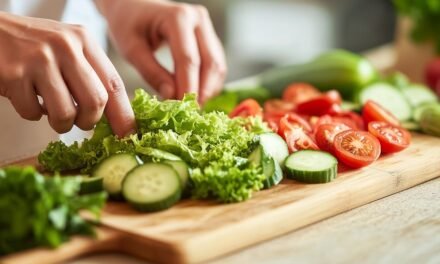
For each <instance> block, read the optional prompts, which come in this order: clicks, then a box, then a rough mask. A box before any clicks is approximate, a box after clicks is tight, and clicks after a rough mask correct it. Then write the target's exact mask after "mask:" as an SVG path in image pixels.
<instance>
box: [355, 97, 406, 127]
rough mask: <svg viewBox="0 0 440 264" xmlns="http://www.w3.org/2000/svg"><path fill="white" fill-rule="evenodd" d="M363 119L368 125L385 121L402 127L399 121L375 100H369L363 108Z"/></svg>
mask: <svg viewBox="0 0 440 264" xmlns="http://www.w3.org/2000/svg"><path fill="white" fill-rule="evenodd" d="M362 117H363V119H364V122H365V124H366V125H368V124H369V123H370V122H373V121H383V122H387V123H389V124H391V125H394V126H399V125H400V122H399V119H397V118H396V117H395V116H394V115H393V114H392V113H391V112H390V111H388V110H387V109H385V108H384V107H382V106H381V105H380V104H378V103H376V102H374V101H373V100H368V101H367V102H366V103H365V104H364V107H363V108H362Z"/></svg>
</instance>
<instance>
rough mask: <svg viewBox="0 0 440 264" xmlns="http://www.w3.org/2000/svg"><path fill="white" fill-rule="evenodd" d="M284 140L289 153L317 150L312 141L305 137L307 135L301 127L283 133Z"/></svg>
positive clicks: (307, 136)
mask: <svg viewBox="0 0 440 264" xmlns="http://www.w3.org/2000/svg"><path fill="white" fill-rule="evenodd" d="M284 139H285V140H286V143H287V146H288V147H289V150H290V152H295V151H298V150H304V149H314V150H318V149H319V148H318V146H317V145H316V143H315V142H314V141H313V139H312V138H311V137H310V136H309V135H307V133H306V132H305V131H304V128H302V127H301V126H295V127H292V128H291V129H290V130H287V131H285V132H284Z"/></svg>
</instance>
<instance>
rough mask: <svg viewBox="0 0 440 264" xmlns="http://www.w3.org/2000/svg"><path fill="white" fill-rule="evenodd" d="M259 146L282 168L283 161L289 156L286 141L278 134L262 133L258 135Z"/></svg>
mask: <svg viewBox="0 0 440 264" xmlns="http://www.w3.org/2000/svg"><path fill="white" fill-rule="evenodd" d="M260 145H261V146H263V149H264V151H265V152H266V153H267V154H268V155H269V156H271V157H272V158H274V159H275V161H277V162H278V164H279V165H281V167H283V166H284V160H286V158H287V156H289V150H288V148H287V144H286V141H284V139H283V138H282V137H280V136H279V135H278V134H275V133H264V134H261V135H260Z"/></svg>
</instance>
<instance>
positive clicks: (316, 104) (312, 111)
mask: <svg viewBox="0 0 440 264" xmlns="http://www.w3.org/2000/svg"><path fill="white" fill-rule="evenodd" d="M341 102H342V99H341V96H340V95H339V93H338V92H336V91H329V92H326V93H325V94H323V95H321V96H318V97H314V98H312V99H310V100H308V101H306V102H303V103H300V104H298V106H297V111H298V113H300V114H304V115H315V116H321V115H325V114H328V113H332V112H335V111H336V112H340V109H336V110H335V108H338V107H336V106H334V105H340V104H341Z"/></svg>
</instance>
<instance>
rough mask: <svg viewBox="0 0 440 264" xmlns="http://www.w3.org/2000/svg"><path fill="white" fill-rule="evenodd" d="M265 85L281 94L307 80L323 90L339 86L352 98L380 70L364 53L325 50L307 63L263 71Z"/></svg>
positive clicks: (274, 94) (263, 84) (271, 90)
mask: <svg viewBox="0 0 440 264" xmlns="http://www.w3.org/2000/svg"><path fill="white" fill-rule="evenodd" d="M260 78H261V85H262V86H263V87H265V88H267V89H269V90H270V92H271V94H272V95H273V96H276V97H278V96H281V94H282V92H283V90H284V89H285V88H286V87H287V86H288V85H289V84H291V83H293V82H306V83H310V84H312V85H314V86H315V87H317V88H318V89H320V90H323V91H326V90H331V89H337V90H338V91H339V92H340V93H341V94H342V96H343V97H344V98H345V99H348V100H351V99H353V97H354V96H355V94H357V93H358V91H359V89H361V88H362V87H364V86H365V85H367V84H369V83H371V82H373V81H375V80H376V79H377V78H378V73H377V71H376V70H375V69H374V67H373V66H372V65H371V64H370V63H369V62H368V61H367V60H366V59H365V58H363V57H361V56H359V55H356V54H353V53H351V52H348V51H343V50H336V51H331V52H328V53H325V54H323V55H321V56H319V57H317V58H316V59H314V60H312V61H311V62H309V63H306V64H300V65H290V66H285V67H280V68H275V69H272V70H269V71H267V72H264V73H262V74H261V75H260Z"/></svg>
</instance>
